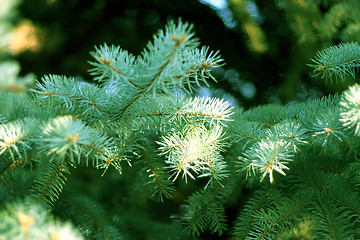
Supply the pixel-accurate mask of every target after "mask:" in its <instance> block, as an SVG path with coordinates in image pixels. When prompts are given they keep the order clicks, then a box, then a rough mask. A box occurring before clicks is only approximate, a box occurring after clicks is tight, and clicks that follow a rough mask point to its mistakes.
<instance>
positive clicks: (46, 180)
mask: <svg viewBox="0 0 360 240" xmlns="http://www.w3.org/2000/svg"><path fill="white" fill-rule="evenodd" d="M69 173H70V172H69V169H68V166H66V165H65V164H63V163H59V162H46V160H44V162H42V163H41V167H40V168H39V170H38V174H37V177H36V179H35V185H34V186H33V187H32V189H31V190H30V191H31V194H30V195H29V196H28V199H27V202H28V203H35V204H36V205H40V206H44V207H45V208H49V209H50V208H51V206H52V205H53V203H54V202H55V201H56V200H57V199H58V198H59V196H60V193H61V192H62V189H63V187H64V185H65V183H66V180H67V179H66V177H65V174H69Z"/></svg>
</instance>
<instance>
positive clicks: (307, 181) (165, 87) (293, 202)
mask: <svg viewBox="0 0 360 240" xmlns="http://www.w3.org/2000/svg"><path fill="white" fill-rule="evenodd" d="M359 52H360V51H359V45H358V44H357V43H345V44H342V45H340V46H338V47H331V48H329V49H325V50H322V51H320V52H319V53H318V54H317V55H316V58H315V60H314V63H315V64H313V65H310V66H312V67H314V69H315V72H319V74H321V75H322V76H323V77H325V78H332V77H333V76H336V78H341V79H345V78H346V77H348V75H350V76H353V77H354V76H355V75H356V74H355V73H356V68H358V67H359V59H358V58H357V56H358V55H359V54H358V53H359ZM350 53H351V54H350ZM334 54H338V55H337V56H339V57H333V56H334ZM356 54H357V55H356ZM91 55H92V56H93V61H92V62H91V64H92V66H93V69H92V70H91V74H92V75H93V76H94V79H95V80H96V81H98V84H91V83H87V82H84V81H79V80H76V79H75V78H72V77H65V76H59V75H48V76H45V77H43V78H42V79H41V80H39V81H37V82H36V86H35V87H34V88H31V89H29V90H28V91H9V88H4V89H5V90H4V91H1V92H0V101H1V103H2V107H1V108H0V160H1V163H0V164H1V169H0V174H1V187H0V194H1V196H2V198H1V199H2V200H1V205H2V206H3V207H4V209H3V211H2V212H1V215H0V217H1V219H2V221H1V223H0V235H1V237H2V236H4V237H3V238H1V239H9V238H10V239H11V238H14V237H15V236H22V237H23V238H21V237H19V239H24V238H25V239H26V238H29V239H31V238H39V239H54V237H56V236H57V237H60V239H82V238H83V237H86V238H90V239H122V238H126V237H129V238H130V237H131V236H129V235H130V233H127V232H126V230H125V229H124V228H121V227H119V224H118V225H117V223H116V221H114V220H113V219H116V218H118V216H119V215H120V216H121V214H122V213H123V215H124V217H126V216H127V215H126V213H124V212H116V211H115V212H114V213H113V215H111V218H109V217H108V216H107V215H110V214H112V213H111V212H106V209H104V208H103V207H102V206H101V205H100V204H98V203H97V202H96V201H93V200H91V199H90V198H89V197H75V196H69V195H64V196H63V195H62V192H63V190H64V189H65V190H66V187H67V185H66V184H67V177H68V176H69V174H70V173H71V172H72V171H73V169H74V168H76V167H80V166H92V167H94V168H96V169H98V170H100V171H102V175H103V176H104V177H106V174H107V171H109V168H114V169H116V170H117V171H118V172H119V173H120V174H123V175H124V177H125V176H127V177H125V178H126V185H127V186H128V188H127V189H125V190H124V191H127V192H128V193H127V194H128V195H131V193H132V192H136V191H138V190H136V189H140V190H139V192H142V193H144V194H145V195H146V196H145V198H146V199H149V197H151V198H153V199H155V200H158V201H160V202H166V201H171V199H174V201H175V202H177V203H178V207H179V212H182V213H181V214H180V213H179V214H177V213H174V215H172V218H171V219H173V222H176V223H181V225H182V227H181V228H184V229H186V231H187V232H188V233H190V236H192V237H194V238H195V237H196V236H198V235H200V236H204V234H205V236H206V234H209V232H210V233H211V234H214V233H217V234H218V235H223V236H228V237H230V236H232V237H233V238H234V239H290V238H294V237H298V238H305V237H308V238H309V239H318V238H319V239H327V238H334V239H357V238H359V237H360V236H359V233H358V231H356V229H358V228H359V227H360V226H359V220H360V214H359V213H360V202H359V200H358V199H359V186H360V184H359V181H360V177H359V171H358V169H359V167H360V165H359V161H358V156H359V149H360V144H359V142H360V141H359V136H360V131H359V129H360V86H359V85H358V84H356V85H354V86H352V87H350V88H349V90H346V91H345V92H344V93H343V94H341V95H335V96H329V97H324V98H322V99H319V100H316V101H312V102H306V103H298V104H293V105H277V104H270V105H263V106H259V107H256V108H252V109H249V110H247V111H245V110H243V109H241V108H240V107H238V106H231V105H230V104H229V103H228V102H227V101H224V100H222V99H218V98H205V97H192V96H191V95H192V93H193V90H194V89H195V87H196V86H201V84H204V83H205V84H207V81H208V80H209V79H213V80H215V79H214V78H213V76H212V75H211V70H212V69H214V68H217V67H220V66H222V65H223V60H222V59H221V58H220V56H219V54H218V52H212V51H210V50H209V48H207V47H200V46H199V42H198V40H197V39H196V38H194V36H193V33H192V26H191V25H189V24H187V23H183V22H181V21H179V22H178V23H174V22H171V23H169V24H168V25H167V26H166V28H165V30H162V31H159V33H158V34H157V35H155V37H154V39H153V41H152V42H150V43H149V44H148V45H147V47H146V49H145V50H144V51H143V52H142V54H141V55H139V56H133V55H131V54H130V53H128V52H127V51H125V50H123V49H121V48H119V47H115V46H108V45H106V44H104V45H102V46H100V47H97V48H95V50H94V51H93V52H92V53H91ZM14 74H17V73H15V72H14ZM22 80H23V79H20V78H19V79H17V81H14V82H15V83H17V84H19V86H20V85H21V86H24V84H23V83H22V82H21V81H22ZM27 81H28V80H27ZM0 84H3V86H5V84H6V82H5V81H3V79H1V80H0ZM0 89H3V88H0ZM16 89H18V88H16ZM22 89H24V87H23V88H22ZM129 166H131V167H129ZM131 169H135V170H134V171H133V172H132V170H131ZM127 172H130V173H131V172H132V173H135V174H130V175H127ZM144 176H146V177H145V178H144ZM194 181H196V182H194ZM180 182H189V183H188V184H195V185H196V184H197V185H201V187H200V188H197V189H196V190H194V191H193V192H192V193H191V195H190V196H188V197H187V199H185V200H183V199H180V200H179V199H178V197H177V196H179V194H180V195H181V190H180V189H179V188H178V186H179V183H180ZM244 191H246V192H248V193H249V196H247V197H246V199H245V197H242V194H243V192H244ZM7 193H11V194H7ZM135 195H136V194H135ZM169 199H170V200H169ZM137 200H139V199H137ZM164 204H165V203H164ZM233 208H235V209H237V211H238V213H237V217H235V218H234V217H232V218H230V219H229V218H228V217H227V210H229V209H233ZM56 209H58V210H56ZM59 209H61V210H60V211H59ZM51 211H53V213H52V214H54V215H55V216H57V215H58V216H59V217H60V218H63V219H71V221H72V222H73V223H72V225H71V224H69V223H61V222H59V220H57V219H55V220H54V219H53V217H52V215H51V213H50V212H51ZM61 211H64V212H67V214H68V216H66V217H65V215H62V213H61ZM129 212H131V211H129ZM143 214H144V215H145V213H143ZM123 221H125V222H126V220H123ZM149 221H150V222H151V219H150V220H149ZM169 222H170V220H169ZM74 226H79V229H76V228H75V227H74ZM176 226H177V225H176ZM177 227H178V228H180V227H179V226H177ZM167 228H168V229H170V230H169V232H172V233H169V236H171V234H173V232H174V231H175V230H174V229H173V228H174V226H173V225H171V224H169V225H167ZM149 231H151V230H149ZM149 234H150V233H149ZM179 234H183V233H182V232H181V231H180V233H179ZM174 237H175V236H173V238H174Z"/></svg>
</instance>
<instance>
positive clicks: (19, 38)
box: [0, 0, 360, 108]
mask: <svg viewBox="0 0 360 240" xmlns="http://www.w3.org/2000/svg"><path fill="white" fill-rule="evenodd" d="M2 2H4V3H5V2H7V1H6V0H2ZM14 2H18V1H14ZM0 3H1V2H0ZM359 6H360V2H359V1H349V0H347V1H336V0H271V1H259V0H258V1H253V0H227V1H226V0H199V1H197V0H181V1H167V0H152V1H148V0H121V1H117V0H87V1H80V0H61V1H60V0H31V1H29V0H24V1H21V2H19V7H18V9H17V10H18V11H17V13H16V14H15V15H14V16H13V18H12V22H13V24H14V30H13V34H12V38H11V40H10V43H9V48H10V51H11V53H12V54H13V55H15V57H16V59H18V60H19V62H20V65H21V66H22V73H23V74H25V73H29V72H32V73H34V74H35V75H36V76H37V77H38V78H40V77H41V76H42V75H44V74H49V73H54V74H64V75H70V76H80V77H82V78H83V79H85V80H87V81H91V78H90V76H89V74H88V72H87V71H88V69H89V64H88V63H87V61H88V60H90V55H89V51H91V50H93V49H94V45H100V44H102V43H104V42H106V43H108V44H114V45H120V46H121V47H122V48H124V49H127V50H128V51H130V52H132V53H133V54H139V53H140V52H141V50H142V49H143V48H144V46H145V45H146V43H147V42H148V41H149V39H151V37H152V35H153V34H154V33H155V32H157V31H158V29H159V28H162V27H163V26H164V25H165V24H166V23H167V22H168V21H169V20H170V19H177V18H179V17H181V18H182V19H183V20H185V21H188V22H191V23H193V24H194V25H195V30H196V36H197V37H199V38H200V41H201V42H202V44H204V45H208V46H210V48H211V49H212V50H220V52H221V55H222V56H223V58H224V59H225V62H226V65H225V66H224V67H223V68H222V69H220V70H219V71H217V72H216V73H215V74H216V77H217V79H218V81H219V84H218V85H216V87H215V86H214V89H211V90H210V93H209V91H205V92H204V90H203V92H202V93H201V94H211V95H216V96H219V97H222V96H223V95H225V96H224V97H225V98H228V99H232V100H233V101H234V102H235V103H239V104H240V105H242V106H244V107H245V108H247V107H251V106H255V105H258V104H263V103H269V102H281V103H288V102H289V101H304V100H307V99H309V98H318V97H319V96H322V95H326V94H328V93H333V92H337V91H342V90H343V89H345V88H346V86H347V85H349V82H345V84H343V83H337V84H335V85H331V86H325V83H324V82H323V81H319V80H318V79H314V78H312V76H311V69H310V68H309V67H307V65H306V64H309V63H311V61H310V58H312V57H313V56H314V54H315V53H316V51H318V50H319V49H321V48H325V47H328V46H330V45H334V44H338V43H341V42H348V41H360V24H359V23H360V14H359V10H358V9H359ZM205 90H206V89H205Z"/></svg>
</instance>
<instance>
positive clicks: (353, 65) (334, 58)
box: [309, 42, 360, 81]
mask: <svg viewBox="0 0 360 240" xmlns="http://www.w3.org/2000/svg"><path fill="white" fill-rule="evenodd" d="M312 61H313V62H314V63H315V64H309V66H310V67H313V68H315V69H314V73H315V75H321V78H326V79H330V81H331V79H332V76H335V78H336V79H337V78H340V79H341V80H344V79H345V77H346V76H348V75H350V76H352V77H353V78H355V72H356V69H357V68H358V67H360V46H359V44H358V43H356V42H353V43H344V44H339V45H337V46H332V47H329V48H327V49H323V50H320V51H318V52H317V54H316V56H315V58H314V59H312Z"/></svg>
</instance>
